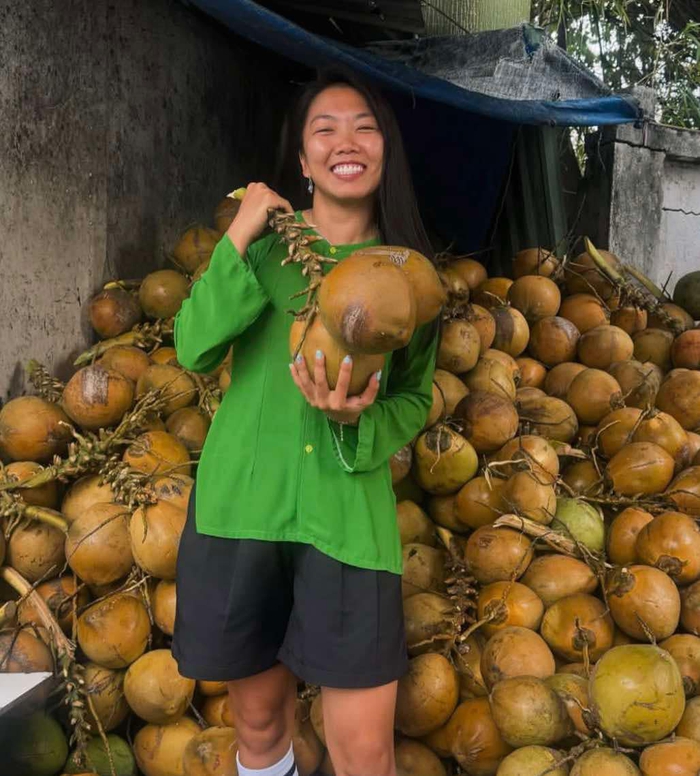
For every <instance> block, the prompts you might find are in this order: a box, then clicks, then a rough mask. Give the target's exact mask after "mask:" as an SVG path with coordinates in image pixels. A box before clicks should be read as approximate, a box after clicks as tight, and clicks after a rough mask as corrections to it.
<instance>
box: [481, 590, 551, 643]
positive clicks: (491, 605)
mask: <svg viewBox="0 0 700 776" xmlns="http://www.w3.org/2000/svg"><path fill="white" fill-rule="evenodd" d="M543 614H544V603H543V602H542V599H541V598H540V597H539V596H538V595H537V594H536V593H534V592H533V591H532V590H531V589H530V588H529V587H526V586H525V585H522V584H520V583H519V582H494V583H492V584H491V585H486V587H483V588H482V589H481V590H480V591H479V598H478V601H477V616H478V619H479V620H483V619H486V618H490V619H489V621H488V622H487V623H486V624H484V625H483V626H482V630H483V632H484V634H485V635H486V636H487V637H489V638H490V637H491V636H493V635H494V633H497V632H498V631H500V630H503V629H504V628H510V627H512V626H518V627H522V628H529V629H530V630H535V631H536V630H537V629H538V628H539V627H540V622H542V616H543Z"/></svg>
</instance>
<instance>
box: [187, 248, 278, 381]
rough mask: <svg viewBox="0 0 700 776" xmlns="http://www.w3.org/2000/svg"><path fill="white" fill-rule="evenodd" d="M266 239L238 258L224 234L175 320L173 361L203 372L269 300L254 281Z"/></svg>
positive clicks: (217, 361) (211, 366)
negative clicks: (175, 354) (174, 352)
mask: <svg viewBox="0 0 700 776" xmlns="http://www.w3.org/2000/svg"><path fill="white" fill-rule="evenodd" d="M268 242H269V240H268V239H264V240H258V242H256V243H253V245H251V246H250V248H249V249H248V251H247V252H246V260H244V259H243V258H242V257H241V255H240V253H239V252H238V250H237V249H236V247H235V246H234V244H233V243H232V242H231V240H230V239H229V237H228V235H224V236H223V237H222V238H221V240H220V241H219V243H218V244H217V246H216V248H214V252H213V254H212V257H211V261H210V262H209V267H208V268H207V270H206V272H204V274H203V275H202V277H201V278H200V279H199V280H198V281H197V282H196V283H195V284H194V285H193V286H192V290H191V292H190V296H189V298H188V299H185V301H184V302H183V303H182V307H181V308H180V311H179V312H178V314H177V315H176V316H175V331H174V339H175V349H176V351H177V360H178V361H179V362H180V364H181V365H182V366H183V367H185V369H189V370H191V371H192V372H209V371H211V370H212V369H215V368H216V367H217V366H218V365H219V364H220V363H221V362H222V361H223V359H224V357H225V356H226V352H227V351H228V349H229V347H230V345H231V343H232V342H233V340H234V339H235V338H236V337H237V336H238V335H239V334H241V333H242V332H243V331H245V330H246V329H247V328H248V327H249V326H250V325H251V324H252V323H253V322H254V321H255V319H256V318H257V317H258V316H259V315H260V313H261V312H262V311H263V309H264V307H265V305H267V303H268V301H269V297H268V295H267V293H266V292H265V289H264V288H263V287H262V286H261V285H260V283H259V282H258V280H257V278H256V277H255V271H254V270H255V267H256V265H257V262H258V261H260V259H261V258H262V257H263V255H264V253H265V251H266V249H267V248H269V245H268Z"/></svg>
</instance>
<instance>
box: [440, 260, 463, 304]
mask: <svg viewBox="0 0 700 776" xmlns="http://www.w3.org/2000/svg"><path fill="white" fill-rule="evenodd" d="M438 277H439V278H440V283H441V284H442V286H443V288H444V289H445V291H446V292H447V294H448V296H449V298H450V301H451V302H452V303H454V302H455V301H456V300H459V303H460V304H464V303H465V302H467V301H468V300H469V294H470V290H469V284H468V283H467V281H466V280H465V279H464V278H463V277H462V276H461V275H460V274H459V273H458V272H455V271H454V270H453V269H452V268H451V267H445V268H444V269H441V270H439V272H438Z"/></svg>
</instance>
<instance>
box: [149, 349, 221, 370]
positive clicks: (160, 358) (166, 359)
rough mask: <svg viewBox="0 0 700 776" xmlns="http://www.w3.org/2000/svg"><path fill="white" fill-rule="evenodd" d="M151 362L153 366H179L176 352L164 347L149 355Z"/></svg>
mask: <svg viewBox="0 0 700 776" xmlns="http://www.w3.org/2000/svg"><path fill="white" fill-rule="evenodd" d="M229 352H230V351H229ZM151 362H152V363H154V364H167V365H168V366H180V364H179V363H178V360H177V350H175V348H172V347H170V346H166V345H161V346H160V347H159V348H156V349H155V350H154V351H153V352H152V353H151Z"/></svg>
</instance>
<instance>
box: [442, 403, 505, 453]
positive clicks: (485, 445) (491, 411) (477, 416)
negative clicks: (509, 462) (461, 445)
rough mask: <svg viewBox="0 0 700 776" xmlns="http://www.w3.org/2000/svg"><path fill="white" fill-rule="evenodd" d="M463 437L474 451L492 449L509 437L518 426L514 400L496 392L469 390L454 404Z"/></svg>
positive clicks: (500, 445) (489, 451) (499, 445)
mask: <svg viewBox="0 0 700 776" xmlns="http://www.w3.org/2000/svg"><path fill="white" fill-rule="evenodd" d="M455 415H456V416H457V417H458V418H459V419H460V420H461V421H462V424H463V432H462V433H463V434H464V438H465V439H466V440H467V441H468V442H470V443H471V444H472V446H473V447H474V450H476V452H477V453H491V452H494V451H495V450H498V449H499V448H501V447H503V445H504V444H505V443H506V442H508V441H509V440H510V439H512V438H513V437H514V436H515V434H516V433H517V430H518V413H517V410H516V409H515V406H514V405H513V402H512V401H510V400H509V399H506V398H504V397H501V396H498V395H497V394H495V393H487V392H486V391H472V392H471V393H469V395H468V396H465V397H464V398H463V399H462V401H460V403H459V404H458V405H457V408H456V410H455Z"/></svg>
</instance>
